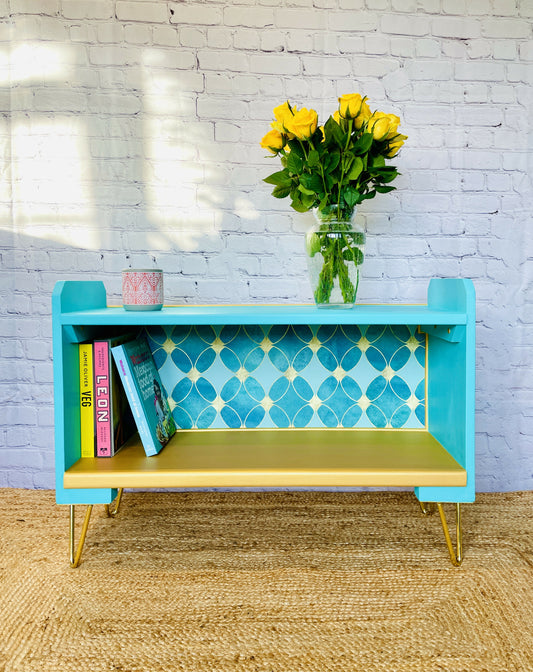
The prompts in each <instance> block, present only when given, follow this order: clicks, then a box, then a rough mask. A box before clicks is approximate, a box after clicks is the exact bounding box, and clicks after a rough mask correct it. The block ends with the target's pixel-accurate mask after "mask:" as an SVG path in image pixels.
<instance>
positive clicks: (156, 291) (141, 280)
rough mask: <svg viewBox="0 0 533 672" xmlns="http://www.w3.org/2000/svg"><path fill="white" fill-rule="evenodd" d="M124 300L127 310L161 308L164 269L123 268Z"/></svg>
mask: <svg viewBox="0 0 533 672" xmlns="http://www.w3.org/2000/svg"><path fill="white" fill-rule="evenodd" d="M122 302H123V304H124V308H125V309H126V310H161V308H162V307H163V271H162V270H161V269H160V268H126V269H125V270H123V271H122Z"/></svg>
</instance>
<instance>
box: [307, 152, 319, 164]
mask: <svg viewBox="0 0 533 672" xmlns="http://www.w3.org/2000/svg"><path fill="white" fill-rule="evenodd" d="M319 162H320V155H319V153H318V152H317V151H316V149H312V150H311V151H310V152H309V156H308V157H307V165H308V166H309V167H310V168H313V167H314V166H318V164H319Z"/></svg>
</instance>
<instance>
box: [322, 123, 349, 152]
mask: <svg viewBox="0 0 533 672" xmlns="http://www.w3.org/2000/svg"><path fill="white" fill-rule="evenodd" d="M324 131H325V133H326V142H327V143H328V144H336V145H338V147H339V148H342V147H344V146H345V144H346V133H345V132H344V131H343V130H342V128H341V127H340V126H339V124H338V123H337V122H336V121H335V119H333V117H330V118H329V119H328V120H327V121H326V123H325V125H324Z"/></svg>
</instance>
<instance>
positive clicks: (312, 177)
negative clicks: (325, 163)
mask: <svg viewBox="0 0 533 672" xmlns="http://www.w3.org/2000/svg"><path fill="white" fill-rule="evenodd" d="M300 184H303V185H304V187H305V188H306V189H311V190H312V191H314V192H316V193H317V194H319V193H321V192H323V191H324V184H323V182H322V178H321V177H320V175H317V174H316V173H311V174H309V173H303V174H302V175H300Z"/></svg>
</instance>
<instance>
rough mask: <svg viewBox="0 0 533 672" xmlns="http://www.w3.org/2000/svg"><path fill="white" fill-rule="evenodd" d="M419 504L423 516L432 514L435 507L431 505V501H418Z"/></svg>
mask: <svg viewBox="0 0 533 672" xmlns="http://www.w3.org/2000/svg"><path fill="white" fill-rule="evenodd" d="M418 503H419V504H420V508H421V509H422V513H423V514H424V515H425V516H432V515H433V514H434V512H435V509H434V508H433V507H432V506H431V503H428V502H418Z"/></svg>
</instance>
